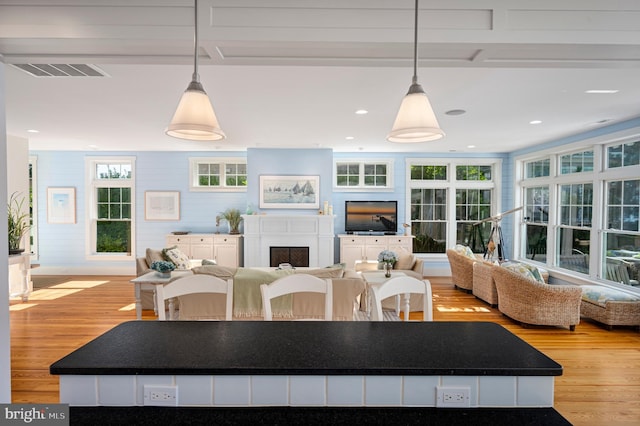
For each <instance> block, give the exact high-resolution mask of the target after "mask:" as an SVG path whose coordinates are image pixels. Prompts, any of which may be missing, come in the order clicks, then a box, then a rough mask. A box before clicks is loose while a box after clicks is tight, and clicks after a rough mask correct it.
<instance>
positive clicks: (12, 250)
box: [7, 192, 31, 254]
mask: <svg viewBox="0 0 640 426" xmlns="http://www.w3.org/2000/svg"><path fill="white" fill-rule="evenodd" d="M23 205H24V197H22V198H18V195H17V193H16V192H14V193H13V194H11V197H10V198H9V203H8V204H7V218H8V224H7V231H8V239H9V254H19V253H22V252H23V251H24V249H21V248H20V244H21V243H22V237H24V236H25V235H26V234H27V232H29V229H30V228H31V225H30V224H29V213H28V212H24V211H23V209H22V207H23Z"/></svg>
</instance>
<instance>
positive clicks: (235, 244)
mask: <svg viewBox="0 0 640 426" xmlns="http://www.w3.org/2000/svg"><path fill="white" fill-rule="evenodd" d="M241 241H242V239H241V237H231V236H228V235H216V236H215V237H214V245H213V246H214V249H213V251H214V253H213V258H214V260H215V261H216V263H217V264H218V265H222V266H232V267H239V266H241V256H242V255H241V253H242V244H241Z"/></svg>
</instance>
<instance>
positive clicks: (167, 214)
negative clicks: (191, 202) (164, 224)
mask: <svg viewBox="0 0 640 426" xmlns="http://www.w3.org/2000/svg"><path fill="white" fill-rule="evenodd" d="M144 219H145V220H180V192H179V191H146V192H145V193H144Z"/></svg>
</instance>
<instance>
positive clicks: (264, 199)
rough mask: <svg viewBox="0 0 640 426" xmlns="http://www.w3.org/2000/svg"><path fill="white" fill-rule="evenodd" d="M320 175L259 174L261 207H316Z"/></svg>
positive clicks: (318, 203)
mask: <svg viewBox="0 0 640 426" xmlns="http://www.w3.org/2000/svg"><path fill="white" fill-rule="evenodd" d="M319 207H320V176H268V175H266V176H265V175H263V176H260V208H261V209H317V208H319Z"/></svg>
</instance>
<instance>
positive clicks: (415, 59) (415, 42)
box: [413, 0, 418, 84]
mask: <svg viewBox="0 0 640 426" xmlns="http://www.w3.org/2000/svg"><path fill="white" fill-rule="evenodd" d="M417 82H418V0H416V10H415V22H414V25H413V84H416V83H417Z"/></svg>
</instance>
